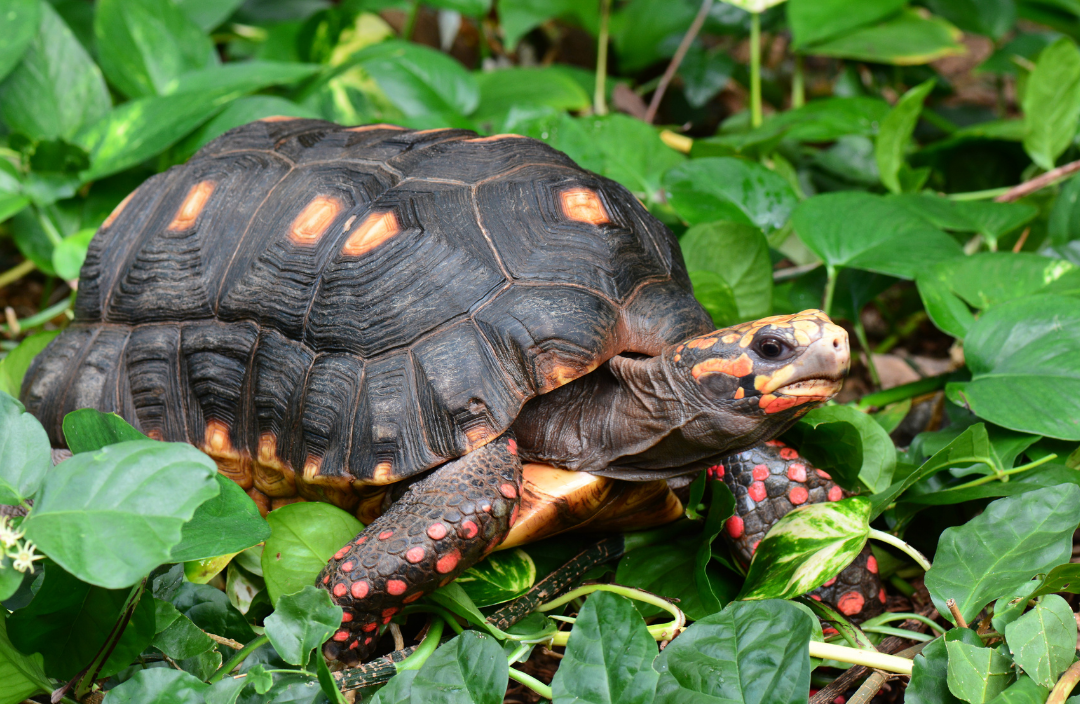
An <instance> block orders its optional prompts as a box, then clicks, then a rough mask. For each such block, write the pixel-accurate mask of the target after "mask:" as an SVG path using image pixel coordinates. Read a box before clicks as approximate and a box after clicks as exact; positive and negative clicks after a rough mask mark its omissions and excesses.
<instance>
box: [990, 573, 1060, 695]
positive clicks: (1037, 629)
mask: <svg viewBox="0 0 1080 704" xmlns="http://www.w3.org/2000/svg"><path fill="white" fill-rule="evenodd" d="M1005 640H1006V642H1007V643H1008V644H1009V650H1010V651H1011V652H1012V656H1013V660H1015V661H1016V664H1017V665H1019V666H1020V667H1022V668H1023V669H1024V672H1026V673H1027V674H1028V675H1030V676H1031V679H1033V680H1035V682H1036V683H1038V684H1040V685H1042V686H1043V687H1047V688H1050V687H1053V686H1054V684H1055V683H1056V682H1057V681H1058V678H1059V677H1061V675H1062V673H1064V672H1065V670H1066V669H1068V667H1069V665H1071V664H1072V662H1073V659H1074V658H1075V656H1076V619H1075V618H1073V612H1072V607H1070V606H1069V604H1068V602H1067V601H1065V600H1064V599H1062V598H1061V597H1060V596H1058V595H1057V594H1047V595H1046V596H1045V597H1043V599H1042V601H1040V602H1039V603H1038V604H1036V605H1035V607H1034V608H1032V609H1031V611H1028V612H1027V613H1026V614H1024V615H1023V616H1021V617H1020V618H1018V619H1016V620H1015V621H1013V622H1012V623H1010V624H1008V625H1007V626H1005Z"/></svg>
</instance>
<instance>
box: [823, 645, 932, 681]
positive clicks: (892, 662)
mask: <svg viewBox="0 0 1080 704" xmlns="http://www.w3.org/2000/svg"><path fill="white" fill-rule="evenodd" d="M810 657H812V658H822V659H826V660H836V661H838V662H850V663H853V664H855V665H865V666H866V667H872V668H874V669H877V670H885V671H886V672H898V673H900V674H902V675H910V674H911V660H908V659H907V658H901V657H897V656H896V655H887V654H885V653H878V652H875V651H870V650H863V649H861V648H849V647H847V646H845V645H836V644H834V643H818V642H817V641H814V640H812V641H810Z"/></svg>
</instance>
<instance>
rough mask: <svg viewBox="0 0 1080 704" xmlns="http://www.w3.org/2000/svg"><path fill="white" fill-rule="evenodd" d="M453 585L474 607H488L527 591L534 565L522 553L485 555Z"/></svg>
mask: <svg viewBox="0 0 1080 704" xmlns="http://www.w3.org/2000/svg"><path fill="white" fill-rule="evenodd" d="M454 581H455V582H457V584H458V585H459V586H460V587H461V588H462V589H464V590H465V593H466V594H468V595H469V598H471V599H472V600H473V603H474V604H476V605H477V606H478V607H484V606H492V605H494V604H501V603H503V602H504V601H510V600H511V599H515V598H517V597H519V596H521V595H522V594H524V593H525V592H527V591H529V589H531V588H532V585H533V582H535V581H536V565H534V564H533V561H532V558H531V557H529V554H528V553H527V552H525V551H524V550H504V551H501V552H496V553H492V554H491V555H488V556H487V557H486V558H485V559H484V560H483V561H482V562H480V563H478V564H476V565H473V566H472V567H470V568H469V569H467V570H465V571H464V572H463V573H462V574H461V576H460V577H458V578H457V579H456V580H454Z"/></svg>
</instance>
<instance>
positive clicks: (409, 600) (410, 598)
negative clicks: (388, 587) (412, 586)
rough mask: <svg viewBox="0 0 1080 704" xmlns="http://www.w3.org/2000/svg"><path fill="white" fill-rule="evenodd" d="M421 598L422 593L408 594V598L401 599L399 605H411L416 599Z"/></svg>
mask: <svg viewBox="0 0 1080 704" xmlns="http://www.w3.org/2000/svg"><path fill="white" fill-rule="evenodd" d="M422 596H424V592H416V593H415V594H410V595H409V596H407V597H405V598H404V599H402V600H401V603H402V604H411V603H413V602H414V601H416V600H417V599H419V598H420V597H422Z"/></svg>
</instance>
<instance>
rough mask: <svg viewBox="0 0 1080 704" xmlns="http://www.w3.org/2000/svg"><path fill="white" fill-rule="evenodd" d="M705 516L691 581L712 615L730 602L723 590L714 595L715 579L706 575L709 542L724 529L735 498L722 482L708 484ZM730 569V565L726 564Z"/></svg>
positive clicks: (710, 555)
mask: <svg viewBox="0 0 1080 704" xmlns="http://www.w3.org/2000/svg"><path fill="white" fill-rule="evenodd" d="M709 490H710V491H709V513H708V515H707V516H706V517H705V526H704V528H702V531H701V544H700V545H698V550H697V557H696V558H695V560H694V582H696V583H697V588H698V594H699V595H700V596H701V602H702V605H703V606H704V607H705V610H706V611H707V612H708V613H716V612H717V611H719V610H720V609H722V608H723V607H724V604H726V603H727V602H728V601H730V600H731V597H730V594H728V593H726V590H721V592H720V593H719V594H718V593H717V592H716V590H714V589H713V584H714V582H715V580H714V579H713V578H712V575H711V574H710V570H709V565H710V563H711V562H712V559H713V542H714V541H715V540H716V537H717V536H718V535H720V532H721V531H722V530H723V529H724V524H725V523H727V520H728V519H729V518H731V517H732V516H734V515H735V495H734V494H732V493H731V489H729V488H728V486H727V484H725V483H724V482H722V481H715V480H714V481H711V482H709ZM729 567H730V565H729Z"/></svg>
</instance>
